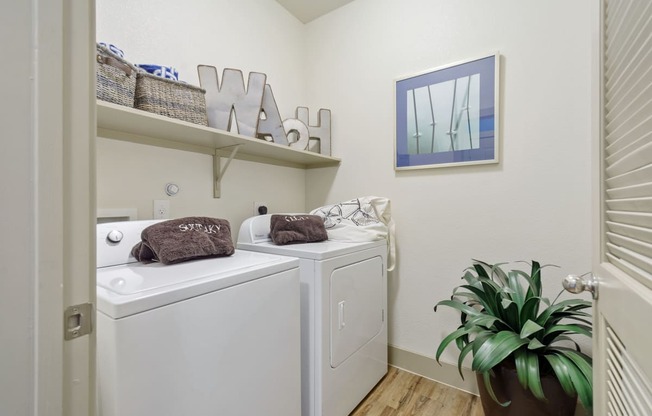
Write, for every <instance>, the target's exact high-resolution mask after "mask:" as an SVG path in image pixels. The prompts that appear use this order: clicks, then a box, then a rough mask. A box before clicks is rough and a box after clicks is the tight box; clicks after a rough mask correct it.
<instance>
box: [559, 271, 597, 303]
mask: <svg viewBox="0 0 652 416" xmlns="http://www.w3.org/2000/svg"><path fill="white" fill-rule="evenodd" d="M562 285H563V286H564V289H566V290H567V291H569V292H571V293H575V294H578V293H582V292H584V291H587V292H591V295H592V296H593V299H597V298H598V279H596V278H595V277H594V276H593V275H589V276H588V277H584V275H583V276H576V275H574V274H569V275H568V276H566V277H565V278H564V280H563V281H562Z"/></svg>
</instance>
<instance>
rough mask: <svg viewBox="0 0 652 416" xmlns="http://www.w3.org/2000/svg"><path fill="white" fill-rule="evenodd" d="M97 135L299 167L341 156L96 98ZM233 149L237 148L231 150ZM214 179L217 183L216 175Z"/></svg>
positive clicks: (327, 162)
mask: <svg viewBox="0 0 652 416" xmlns="http://www.w3.org/2000/svg"><path fill="white" fill-rule="evenodd" d="M97 135H98V136H99V137H106V138H109V139H114V140H123V141H129V142H135V143H142V144H147V145H151V146H159V147H167V148H172V149H179V150H186V151H191V152H198V153H204V154H209V155H218V156H222V157H229V158H231V157H233V158H235V159H241V160H250V161H254V162H260V163H266V164H272V165H279V166H288V167H296V168H302V169H309V168H318V167H325V166H337V165H339V164H340V159H339V158H336V157H331V156H324V155H321V154H319V153H314V152H309V151H305V150H296V149H292V148H290V147H288V146H281V145H278V144H275V143H271V142H266V141H265V140H260V139H256V138H251V137H246V136H242V135H239V134H234V133H229V132H226V131H222V130H217V129H214V128H210V127H204V126H200V125H197V124H192V123H188V122H185V121H181V120H177V119H173V118H169V117H163V116H159V115H157V114H152V113H148V112H146V111H141V110H136V109H133V108H129V107H124V106H120V105H116V104H112V103H107V102H104V101H99V100H98V102H97ZM234 149H237V151H235V152H234V151H233V150H234ZM218 170H219V169H218ZM222 174H223V172H222ZM220 176H221V175H220ZM217 180H218V182H219V178H217Z"/></svg>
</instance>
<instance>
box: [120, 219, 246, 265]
mask: <svg viewBox="0 0 652 416" xmlns="http://www.w3.org/2000/svg"><path fill="white" fill-rule="evenodd" d="M140 238H141V240H142V241H141V242H140V243H138V244H136V245H135V246H134V248H133V249H131V254H132V255H133V256H134V257H135V258H136V260H138V261H141V262H143V263H150V262H152V261H159V262H161V263H163V264H174V263H180V262H183V261H188V260H193V259H198V258H204V257H222V256H230V255H232V254H233V253H234V252H235V250H234V248H233V241H232V240H231V226H230V225H229V222H228V221H227V220H223V219H219V218H208V217H185V218H178V219H176V220H169V221H163V222H159V223H157V224H154V225H150V226H149V227H147V228H145V229H144V230H143V232H142V234H141V236H140Z"/></svg>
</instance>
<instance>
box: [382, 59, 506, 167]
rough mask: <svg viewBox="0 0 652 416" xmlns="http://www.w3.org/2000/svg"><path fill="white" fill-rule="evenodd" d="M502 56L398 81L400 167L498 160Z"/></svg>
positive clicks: (397, 155)
mask: <svg viewBox="0 0 652 416" xmlns="http://www.w3.org/2000/svg"><path fill="white" fill-rule="evenodd" d="M499 62H500V55H499V54H498V53H495V54H493V55H488V56H483V57H481V58H478V59H473V60H468V61H464V62H458V63H454V64H450V65H446V66H443V67H439V68H435V69H431V70H428V71H425V72H421V73H419V74H416V75H411V76H408V77H404V78H401V79H398V80H396V81H395V108H396V137H395V154H394V155H395V156H394V160H395V164H394V168H395V169H396V170H408V169H425V168H438V167H447V166H461V165H477V164H483V163H498V161H499V142H500V140H499V128H498V127H499V126H498V124H499V123H498V120H499V117H498V109H499V103H498V91H499V87H498V80H499V74H500V70H499Z"/></svg>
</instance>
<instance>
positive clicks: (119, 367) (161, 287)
mask: <svg viewBox="0 0 652 416" xmlns="http://www.w3.org/2000/svg"><path fill="white" fill-rule="evenodd" d="M155 222H156V221H134V222H121V223H108V224H99V225H98V226H97V254H98V256H97V263H98V269H97V364H98V410H99V415H100V416H130V415H157V416H164V415H165V416H179V415H193V416H209V415H210V416H215V415H224V416H235V415H241V416H253V415H269V416H286V415H294V416H298V415H299V414H300V413H301V405H300V402H301V386H300V382H301V381H300V380H301V375H300V374H301V368H300V358H299V357H300V321H299V313H300V302H299V291H300V289H299V269H298V266H299V261H298V260H297V259H292V258H290V257H281V256H276V255H271V254H263V253H252V252H247V251H241V250H236V252H235V254H234V255H233V256H230V257H222V258H213V259H204V260H194V261H189V262H185V263H180V264H175V265H169V266H166V265H162V264H159V263H151V264H143V263H138V262H135V260H134V258H133V257H131V256H130V251H131V248H132V247H133V246H134V244H136V243H137V242H138V241H140V234H141V231H142V230H143V228H145V227H146V226H149V225H151V224H153V223H155Z"/></svg>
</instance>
